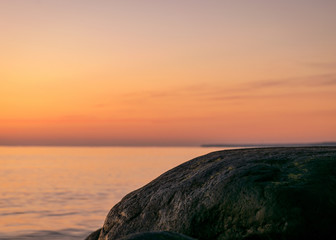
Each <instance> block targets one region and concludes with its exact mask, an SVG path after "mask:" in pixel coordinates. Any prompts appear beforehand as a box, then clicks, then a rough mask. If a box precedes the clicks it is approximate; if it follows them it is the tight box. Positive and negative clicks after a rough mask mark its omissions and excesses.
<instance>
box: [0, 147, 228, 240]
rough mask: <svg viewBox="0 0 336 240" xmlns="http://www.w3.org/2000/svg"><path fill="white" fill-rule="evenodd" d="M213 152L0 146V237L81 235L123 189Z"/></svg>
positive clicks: (1, 239) (100, 219) (99, 219)
mask: <svg viewBox="0 0 336 240" xmlns="http://www.w3.org/2000/svg"><path fill="white" fill-rule="evenodd" d="M215 150H223V148H201V147H199V148H198V147H161V148H157V147H142V148H141V147H136V148H135V147H0V240H5V239H16V240H20V239H48V240H52V239H57V240H58V239H59V240H60V239H64V240H65V239H84V238H85V237H86V236H87V235H88V234H89V233H90V232H92V231H94V230H96V229H98V228H100V227H101V226H102V225H103V221H104V219H105V216H106V215H107V213H108V211H109V210H110V208H111V207H112V206H113V205H114V204H116V203H117V202H118V201H120V199H121V198H122V197H123V196H125V195H126V194H127V193H129V192H130V191H133V190H135V189H137V188H139V187H141V186H143V185H145V184H146V183H148V182H149V181H150V180H153V179H154V178H156V177H157V176H159V175H160V174H162V173H163V172H165V171H167V170H169V169H171V168H172V167H175V166H177V165H179V164H181V163H183V162H185V161H187V160H190V159H192V158H194V157H197V156H199V155H203V154H206V153H208V152H211V151H215Z"/></svg>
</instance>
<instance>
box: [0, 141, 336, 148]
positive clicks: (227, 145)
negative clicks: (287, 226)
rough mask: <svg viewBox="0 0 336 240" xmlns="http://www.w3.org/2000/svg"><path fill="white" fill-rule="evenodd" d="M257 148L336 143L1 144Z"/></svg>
mask: <svg viewBox="0 0 336 240" xmlns="http://www.w3.org/2000/svg"><path fill="white" fill-rule="evenodd" d="M257 146H261V147H264V146H268V147H271V146H336V141H323V142H289V143H276V142H275V143H274V142H270V143H246V142H245V143H209V144H129V145H127V144H0V147H204V148H209V147H257Z"/></svg>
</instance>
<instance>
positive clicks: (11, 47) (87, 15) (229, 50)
mask: <svg viewBox="0 0 336 240" xmlns="http://www.w3.org/2000/svg"><path fill="white" fill-rule="evenodd" d="M335 13H336V1H334V0H316V1H313V0H294V1H293V0H281V1H270V0H253V1H252V0H245V1H239V0H232V1H225V0H207V1H201V0H169V1H168V0H166V1H164V0H133V1H130V0H122V1H113V0H110V1H108V0H99V1H94V0H1V1H0V30H1V33H0V145H199V144H208V143H295V142H302V143H303V142H321V141H336V14H335Z"/></svg>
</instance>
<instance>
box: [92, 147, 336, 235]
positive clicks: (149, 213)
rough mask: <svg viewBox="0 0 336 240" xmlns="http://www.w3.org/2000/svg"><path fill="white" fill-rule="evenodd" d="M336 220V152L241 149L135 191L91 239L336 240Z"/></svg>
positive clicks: (183, 167) (190, 165)
mask: <svg viewBox="0 0 336 240" xmlns="http://www.w3.org/2000/svg"><path fill="white" fill-rule="evenodd" d="M335 223H336V147H296V148H288V147H286V148H263V149H240V150H228V151H220V152H214V153H210V154H207V155H205V156H201V157H198V158H195V159H193V160H190V161H188V162H186V163H184V164H182V165H180V166H178V167H176V168H174V169H172V170H170V171H168V172H166V173H164V174H162V175H161V176H160V177H158V178H157V179H155V180H153V181H152V182H150V183H149V184H147V185H146V186H144V187H142V188H140V189H138V190H136V191H134V192H131V193H130V194H128V195H127V196H125V197H124V198H123V199H122V200H121V201H120V202H119V203H118V204H116V205H115V206H114V207H113V208H112V209H111V210H110V212H109V214H108V215H107V217H106V219H105V223H104V226H103V228H102V229H101V230H98V231H97V232H96V233H93V234H91V235H90V236H89V237H88V238H87V239H90V240H93V239H95V240H96V239H98V237H99V239H100V240H103V239H108V240H114V239H161V238H159V237H158V236H159V235H156V238H148V236H149V235H147V236H145V235H138V236H137V238H127V237H126V236H128V235H130V234H135V233H143V232H153V231H154V232H155V231H172V232H176V233H181V234H184V235H187V236H190V237H192V238H196V239H199V240H202V239H214V240H232V239H245V240H248V239H250V240H252V239H286V240H291V239H293V240H294V239H295V240H297V239H324V240H328V239H330V240H331V239H336V231H335V230H334V226H335ZM148 234H149V233H148ZM156 234H160V233H156ZM161 234H162V233H161ZM172 234H173V233H172ZM141 236H142V237H143V238H141ZM152 236H153V235H152ZM123 237H126V238H123ZM146 237H147V238H146ZM162 239H179V238H162Z"/></svg>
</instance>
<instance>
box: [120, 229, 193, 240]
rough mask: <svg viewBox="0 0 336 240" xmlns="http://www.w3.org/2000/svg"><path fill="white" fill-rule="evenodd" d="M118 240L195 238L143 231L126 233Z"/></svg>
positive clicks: (190, 239)
mask: <svg viewBox="0 0 336 240" xmlns="http://www.w3.org/2000/svg"><path fill="white" fill-rule="evenodd" d="M119 240H195V239H194V238H191V237H187V236H185V235H182V234H179V233H173V232H166V231H163V232H145V233H137V234H132V235H127V236H126V237H123V238H120V239H119Z"/></svg>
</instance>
